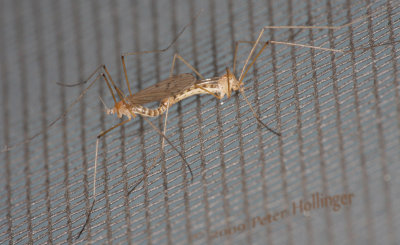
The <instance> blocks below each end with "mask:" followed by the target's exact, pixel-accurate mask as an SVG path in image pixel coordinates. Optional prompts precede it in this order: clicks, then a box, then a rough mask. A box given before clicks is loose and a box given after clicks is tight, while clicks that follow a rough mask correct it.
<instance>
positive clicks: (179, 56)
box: [169, 53, 222, 99]
mask: <svg viewBox="0 0 400 245" xmlns="http://www.w3.org/2000/svg"><path fill="white" fill-rule="evenodd" d="M177 58H178V59H179V60H180V61H182V62H183V63H184V64H185V65H186V66H187V67H189V69H190V70H192V71H193V72H194V73H196V74H197V75H198V76H199V77H200V78H201V79H204V76H203V75H201V74H200V72H198V71H197V70H196V68H194V67H193V66H192V65H191V64H190V63H189V62H187V61H186V60H185V59H184V58H183V57H182V56H181V55H179V54H178V53H176V54H175V55H174V59H173V60H172V65H171V70H170V73H169V75H170V76H172V73H173V71H174V68H175V63H176V59H177ZM195 87H196V88H199V89H201V90H204V91H205V92H206V93H209V94H211V95H213V96H215V97H216V98H217V99H222V98H221V96H219V95H217V94H215V93H213V92H211V91H209V90H208V89H205V88H203V87H201V86H197V85H195Z"/></svg>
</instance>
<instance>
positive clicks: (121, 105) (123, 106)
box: [106, 100, 134, 119]
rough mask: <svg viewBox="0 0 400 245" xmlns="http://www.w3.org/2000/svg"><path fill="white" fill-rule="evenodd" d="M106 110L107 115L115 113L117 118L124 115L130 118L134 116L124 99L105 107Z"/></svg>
mask: <svg viewBox="0 0 400 245" xmlns="http://www.w3.org/2000/svg"><path fill="white" fill-rule="evenodd" d="M106 112H107V114H109V115H111V114H117V116H118V118H121V117H122V116H124V115H125V116H126V117H128V118H129V119H131V117H132V116H134V114H133V113H131V111H130V110H129V104H127V103H126V102H125V101H124V100H121V101H119V102H118V103H116V104H115V106H114V107H113V108H112V109H107V110H106Z"/></svg>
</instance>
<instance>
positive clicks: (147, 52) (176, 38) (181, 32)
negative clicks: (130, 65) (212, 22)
mask: <svg viewBox="0 0 400 245" xmlns="http://www.w3.org/2000/svg"><path fill="white" fill-rule="evenodd" d="M202 11H203V10H200V11H199V13H198V14H197V15H196V16H195V17H194V18H193V19H192V21H190V23H189V24H187V25H185V26H184V27H183V28H182V30H181V31H180V32H179V33H178V35H176V37H175V38H174V39H173V40H172V42H171V43H170V44H169V45H168V46H167V47H165V48H163V49H158V50H148V51H137V52H127V53H123V54H122V55H121V61H122V66H123V68H124V74H125V81H126V85H127V86H128V90H129V94H130V95H132V91H131V86H130V84H129V79H128V73H127V70H126V64H125V56H130V55H141V54H151V53H162V52H165V51H167V50H168V49H169V48H171V47H172V45H174V43H175V42H176V41H177V40H178V39H179V37H180V36H181V35H182V34H183V32H184V31H185V29H186V28H187V27H189V26H191V25H192V24H193V23H194V21H195V20H196V19H197V17H199V15H200V14H201V12H202Z"/></svg>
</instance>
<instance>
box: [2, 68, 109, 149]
mask: <svg viewBox="0 0 400 245" xmlns="http://www.w3.org/2000/svg"><path fill="white" fill-rule="evenodd" d="M96 70H97V69H96ZM94 74H96V73H93V74H91V75H90V77H89V79H91V78H92V77H93V76H94ZM100 77H101V75H97V77H96V78H95V79H94V80H93V81H92V82H91V83H90V84H89V86H88V87H87V88H85V89H84V90H83V91H82V92H81V94H80V95H79V96H78V98H76V99H75V100H74V101H73V102H72V103H71V104H70V105H69V106H68V108H67V109H66V110H65V111H64V113H63V114H61V115H60V116H58V117H57V118H56V119H54V120H53V121H52V122H51V123H49V124H48V125H47V127H46V130H48V129H49V128H51V127H52V126H53V125H54V124H56V123H57V122H58V121H59V120H60V119H62V118H64V117H65V116H66V115H67V113H68V112H69V111H70V110H71V109H72V107H74V105H75V104H77V103H78V102H79V101H80V100H81V99H82V97H83V96H84V95H85V94H86V93H87V91H88V90H89V89H90V88H91V87H92V86H93V84H94V83H95V82H96V81H97V80H99V79H100ZM43 133H44V130H41V131H39V132H38V133H36V134H34V135H32V136H31V137H29V138H27V139H25V140H23V141H21V142H18V143H16V144H15V145H12V146H7V145H6V146H5V147H4V149H2V150H1V153H3V152H6V151H11V150H13V149H15V148H17V147H18V146H21V145H24V144H27V143H29V142H30V141H32V140H33V139H35V138H36V137H38V136H39V135H41V134H43Z"/></svg>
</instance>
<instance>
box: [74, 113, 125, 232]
mask: <svg viewBox="0 0 400 245" xmlns="http://www.w3.org/2000/svg"><path fill="white" fill-rule="evenodd" d="M130 120H131V119H128V120H125V121H122V122H120V123H118V124H117V125H114V126H113V127H111V128H109V129H107V130H105V131H103V132H101V133H100V134H99V135H97V140H96V152H95V157H94V173H93V201H92V205H91V206H90V209H89V210H88V211H87V212H86V221H85V224H83V226H82V228H81V230H80V231H79V233H78V235H77V236H76V239H79V237H80V236H81V234H82V232H83V231H84V230H85V227H86V225H87V224H88V223H89V220H90V215H91V214H92V211H93V207H94V204H95V203H96V175H97V157H98V152H99V140H100V138H101V137H102V136H104V135H105V134H107V133H108V132H110V131H111V130H113V129H114V128H117V127H119V126H121V125H123V124H125V123H127V122H129V121H130Z"/></svg>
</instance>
